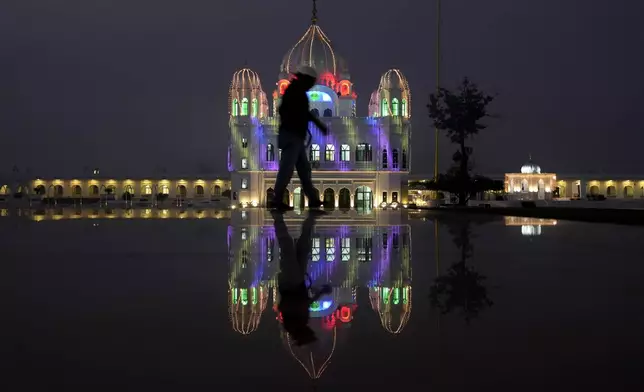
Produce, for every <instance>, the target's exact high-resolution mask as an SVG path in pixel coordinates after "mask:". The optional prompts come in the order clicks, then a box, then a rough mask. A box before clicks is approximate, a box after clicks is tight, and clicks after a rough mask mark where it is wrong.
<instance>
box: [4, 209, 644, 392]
mask: <svg viewBox="0 0 644 392" xmlns="http://www.w3.org/2000/svg"><path fill="white" fill-rule="evenodd" d="M392 214H397V215H398V216H397V217H396V216H385V215H384V214H379V215H378V216H376V215H375V214H374V215H371V216H369V215H367V216H364V215H363V216H360V217H357V216H349V215H342V214H340V213H336V214H334V215H332V216H331V217H327V218H323V219H321V220H320V222H319V223H318V225H317V227H316V231H315V234H314V239H313V248H314V249H312V254H311V262H310V264H309V273H310V275H311V277H312V279H313V280H314V283H315V284H321V283H330V284H331V285H332V286H333V287H334V294H333V297H332V298H331V301H329V302H331V303H330V304H329V303H326V304H318V305H319V307H318V308H316V309H315V311H316V313H314V316H315V317H314V319H313V321H312V325H314V329H315V330H316V331H317V332H318V335H319V337H320V340H319V342H318V343H316V344H315V345H313V346H311V347H308V348H296V347H292V346H291V345H289V340H288V338H287V337H286V336H284V334H283V333H282V331H281V327H280V321H279V314H278V313H277V312H276V311H275V310H274V308H273V306H274V301H275V292H274V291H275V287H274V286H275V284H274V282H275V277H276V273H277V272H278V271H279V247H278V246H277V243H276V241H274V235H275V232H274V229H273V227H272V221H271V219H270V216H269V215H267V214H265V213H263V212H261V213H258V214H247V215H246V217H245V219H242V217H241V213H240V212H239V211H234V212H233V214H232V217H231V218H230V219H138V218H137V219H60V220H48V219H45V220H43V221H39V222H38V221H35V220H33V219H26V218H19V217H2V218H0V232H1V233H3V234H2V236H0V246H2V255H3V256H2V262H1V263H0V266H1V267H0V268H1V269H0V282H1V287H2V292H3V294H4V295H3V300H2V301H3V302H4V303H5V304H6V305H7V306H6V307H4V308H5V309H7V312H5V315H6V317H5V318H3V320H4V328H3V329H4V330H5V331H6V332H5V333H4V334H3V335H4V336H3V338H4V340H5V344H4V345H3V346H4V347H5V349H3V354H2V356H3V357H4V358H3V359H4V361H5V362H6V363H7V364H9V365H8V367H5V369H7V370H8V371H7V376H5V377H3V378H2V381H0V382H2V383H3V384H5V385H4V386H5V388H3V389H4V390H11V391H14V390H15V391H23V390H25V391H26V390H64V391H75V390H83V391H87V390H91V391H100V390H106V391H108V390H109V391H114V390H120V391H129V390H137V391H140V390H177V391H179V390H181V391H186V390H195V391H196V390H213V389H216V388H219V387H228V386H230V387H235V388H242V389H246V388H248V389H250V388H265V387H272V386H280V385H282V386H283V385H288V386H289V387H307V388H308V387H312V386H316V387H317V388H318V390H354V389H356V388H361V387H365V386H367V387H371V388H375V390H385V389H386V390H391V389H392V388H408V387H411V388H432V390H439V391H464V390H472V389H476V390H492V389H495V390H517V389H520V390H522V391H525V390H544V389H548V390H571V389H574V390H578V389H581V388H584V389H585V390H588V389H591V390H594V389H602V390H606V389H609V390H623V389H625V388H626V387H627V386H628V387H629V390H637V389H638V387H641V386H642V384H644V383H643V382H642V381H641V377H640V374H641V369H642V363H644V343H643V342H642V339H641V333H642V332H641V331H643V330H644V284H643V283H642V282H644V267H643V265H642V262H641V259H642V258H641V255H642V253H641V245H640V242H641V239H642V238H644V230H642V229H641V228H638V227H623V226H613V225H599V224H583V223H571V222H561V221H560V222H554V221H543V220H542V221H537V220H530V219H527V220H526V219H523V218H506V219H503V218H489V219H487V218H481V217H480V216H476V217H466V216H459V217H452V218H449V217H448V218H441V220H440V221H435V220H434V219H433V217H432V216H431V215H427V216H426V217H425V219H421V218H422V217H423V216H421V215H418V214H416V213H411V214H410V216H408V213H407V212H406V211H405V212H395V213H392ZM193 215H194V214H193ZM209 216H217V217H219V218H221V217H222V216H221V215H216V214H211V215H209ZM301 219H302V217H301V216H296V215H292V216H289V217H288V219H287V224H288V225H289V228H290V230H291V232H292V235H293V237H294V238H297V236H298V230H299V225H300V223H301ZM437 278H439V279H438V280H437ZM633 388H634V389H633Z"/></svg>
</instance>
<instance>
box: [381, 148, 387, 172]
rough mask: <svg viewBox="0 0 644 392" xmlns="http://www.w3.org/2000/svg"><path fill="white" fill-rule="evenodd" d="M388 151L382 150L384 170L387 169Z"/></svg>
mask: <svg viewBox="0 0 644 392" xmlns="http://www.w3.org/2000/svg"><path fill="white" fill-rule="evenodd" d="M387 163H388V162H387V149H386V148H385V149H384V150H382V168H383V169H386V168H387Z"/></svg>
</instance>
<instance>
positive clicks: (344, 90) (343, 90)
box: [340, 82, 349, 97]
mask: <svg viewBox="0 0 644 392" xmlns="http://www.w3.org/2000/svg"><path fill="white" fill-rule="evenodd" d="M340 95H342V96H343V97H344V96H346V95H349V83H348V82H342V84H340Z"/></svg>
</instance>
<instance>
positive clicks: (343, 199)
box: [338, 188, 351, 209]
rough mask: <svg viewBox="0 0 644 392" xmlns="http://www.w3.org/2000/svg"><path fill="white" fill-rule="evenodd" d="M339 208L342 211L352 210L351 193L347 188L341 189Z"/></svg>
mask: <svg viewBox="0 0 644 392" xmlns="http://www.w3.org/2000/svg"><path fill="white" fill-rule="evenodd" d="M338 207H339V208H342V209H349V208H351V191H349V190H348V189H347V188H342V189H340V193H338Z"/></svg>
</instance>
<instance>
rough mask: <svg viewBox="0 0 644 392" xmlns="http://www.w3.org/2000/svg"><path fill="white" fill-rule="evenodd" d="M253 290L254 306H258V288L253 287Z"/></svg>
mask: <svg viewBox="0 0 644 392" xmlns="http://www.w3.org/2000/svg"><path fill="white" fill-rule="evenodd" d="M251 290H252V292H253V305H257V288H256V287H253V288H252V289H251Z"/></svg>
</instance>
